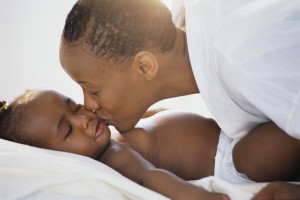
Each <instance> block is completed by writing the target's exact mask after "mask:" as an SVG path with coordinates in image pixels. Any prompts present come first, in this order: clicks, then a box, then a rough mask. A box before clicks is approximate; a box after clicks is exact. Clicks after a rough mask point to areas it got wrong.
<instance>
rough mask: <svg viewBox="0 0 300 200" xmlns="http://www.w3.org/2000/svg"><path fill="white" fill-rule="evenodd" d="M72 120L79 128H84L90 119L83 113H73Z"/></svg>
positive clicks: (86, 127)
mask: <svg viewBox="0 0 300 200" xmlns="http://www.w3.org/2000/svg"><path fill="white" fill-rule="evenodd" d="M74 120H75V123H76V124H77V125H78V126H80V127H81V128H83V129H84V130H86V129H88V128H89V121H90V119H89V117H87V116H85V115H75V117H74Z"/></svg>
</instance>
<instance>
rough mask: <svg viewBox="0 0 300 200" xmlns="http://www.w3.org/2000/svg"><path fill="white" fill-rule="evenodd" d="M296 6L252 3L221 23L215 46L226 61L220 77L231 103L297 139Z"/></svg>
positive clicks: (299, 40)
mask: <svg viewBox="0 0 300 200" xmlns="http://www.w3.org/2000/svg"><path fill="white" fill-rule="evenodd" d="M299 7H300V1H292V0H291V1H283V0H277V1H271V0H266V1H263V2H261V1H253V3H252V4H249V5H248V6H247V7H245V8H242V9H239V10H237V11H235V13H234V14H233V15H232V17H230V16H228V18H227V19H226V20H224V21H222V22H223V24H222V26H220V27H221V28H220V29H219V31H220V32H222V33H223V34H221V35H222V37H220V38H217V40H216V43H215V44H216V48H218V50H219V51H221V52H225V53H224V54H225V56H226V58H227V59H228V60H229V61H230V63H231V68H226V69H224V74H225V76H223V75H224V74H222V77H221V78H222V79H223V82H224V83H225V84H227V85H226V87H228V88H229V90H230V91H231V93H232V94H233V96H234V99H236V100H237V103H238V104H240V106H242V107H243V108H245V110H246V111H248V112H256V111H258V112H257V113H261V114H262V115H263V116H262V117H267V118H269V119H270V120H272V121H273V122H275V123H276V124H277V125H278V126H279V127H280V128H281V129H283V130H284V131H286V132H287V133H288V134H289V135H290V136H292V137H295V138H297V139H300V28H299V27H300V11H299V9H297V8H299ZM238 19H239V20H238ZM241 19H242V20H241ZM224 38H226V40H225V39H224ZM225 71H226V72H225Z"/></svg>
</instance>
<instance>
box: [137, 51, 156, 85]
mask: <svg viewBox="0 0 300 200" xmlns="http://www.w3.org/2000/svg"><path fill="white" fill-rule="evenodd" d="M133 62H134V63H133V66H134V68H135V70H136V72H138V73H139V74H140V75H142V76H143V77H144V78H145V80H152V79H153V78H154V77H155V76H156V74H157V71H158V62H157V59H156V57H155V56H154V55H153V54H152V53H151V52H149V51H140V52H138V53H137V54H136V55H135V57H134V61H133Z"/></svg>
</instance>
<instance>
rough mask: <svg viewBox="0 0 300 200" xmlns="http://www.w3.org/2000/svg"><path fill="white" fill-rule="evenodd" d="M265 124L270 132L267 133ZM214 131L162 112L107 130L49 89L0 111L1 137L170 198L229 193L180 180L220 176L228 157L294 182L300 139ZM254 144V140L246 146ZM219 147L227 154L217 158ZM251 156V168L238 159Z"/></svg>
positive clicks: (258, 175)
mask: <svg viewBox="0 0 300 200" xmlns="http://www.w3.org/2000/svg"><path fill="white" fill-rule="evenodd" d="M266 126H267V127H268V128H270V130H272V132H265V131H264V127H266ZM220 132H221V131H220V128H219V127H218V126H217V124H216V123H215V122H214V120H212V119H208V118H203V117H201V116H199V115H197V114H193V113H187V112H175V111H163V112H160V113H158V114H156V115H154V116H152V117H149V118H146V119H143V120H141V121H140V122H139V123H138V124H137V125H136V127H135V128H134V129H132V130H131V131H128V132H125V133H122V135H121V134H119V133H116V134H111V132H110V129H109V128H108V126H107V125H106V123H105V121H103V120H102V119H101V118H99V117H98V116H97V115H96V114H95V113H93V112H91V111H88V110H86V109H85V108H84V107H83V106H82V105H80V104H76V103H75V102H74V101H73V100H71V99H70V98H67V97H65V96H63V95H61V94H59V93H57V92H55V91H29V92H27V93H25V94H24V95H22V96H21V97H19V98H17V99H16V100H15V101H14V102H13V103H12V104H11V105H9V106H8V108H7V109H6V108H3V109H1V110H0V133H1V135H0V137H1V138H3V139H7V140H11V141H15V142H19V143H24V144H28V145H32V146H37V147H41V148H47V149H52V150H58V151H65V152H70V153H76V154H80V155H84V156H88V157H91V158H93V159H96V160H99V161H100V162H103V163H104V164H107V165H108V166H110V167H112V168H113V169H115V170H117V171H119V172H120V173H121V174H123V175H124V176H126V177H128V178H130V179H131V180H133V181H135V182H137V183H139V184H141V185H143V186H145V187H147V188H149V189H152V190H154V191H156V192H159V193H161V194H163V195H165V196H167V197H169V198H171V199H201V198H202V199H227V198H228V197H227V196H226V195H221V194H216V193H209V192H207V191H205V190H203V189H202V188H200V187H196V186H194V185H192V184H189V183H187V182H185V181H184V180H195V179H200V178H203V177H206V176H211V175H216V176H219V174H220V172H219V171H218V170H217V169H222V170H221V171H226V170H227V171H232V170H231V169H230V170H229V169H227V168H223V167H224V166H226V165H224V166H223V164H222V162H219V160H225V161H228V160H229V161H231V162H232V163H231V164H232V165H235V166H236V168H237V169H238V170H239V171H242V172H245V174H246V175H247V176H248V177H249V178H251V179H252V180H256V181H275V180H284V181H285V180H293V178H294V177H295V176H297V175H298V173H299V164H298V165H297V163H299V158H298V156H297V155H299V141H298V140H296V139H293V138H290V137H289V136H287V135H286V134H284V133H282V132H280V129H278V128H277V127H276V126H275V125H274V124H272V123H267V124H264V125H263V126H261V127H258V128H256V129H254V130H253V131H252V132H251V133H250V134H248V135H247V136H246V137H245V138H243V139H242V140H240V141H234V142H233V143H229V144H230V145H229V146H228V149H224V148H223V147H222V146H224V142H225V144H226V142H227V140H228V138H226V137H225V135H224V134H222V132H221V134H220ZM111 138H112V139H111ZM271 138H272V139H271ZM253 142H255V143H257V144H256V145H251V143H253ZM278 143H280V144H281V146H282V147H283V148H282V149H278V148H277V149H278V150H277V151H276V152H274V151H273V152H270V151H269V149H272V150H273V149H275V148H274V146H275V145H278ZM166 144H168V145H166ZM266 144H268V145H266ZM225 146H226V145H225ZM251 146H255V149H253V148H250V147H251ZM233 147H234V149H233ZM283 150H284V151H283ZM222 152H223V154H225V153H224V152H226V155H225V156H224V159H223V158H221V159H219V158H220V155H221V154H222ZM292 152H293V154H291V153H292ZM254 154H255V155H256V156H255V157H254V156H251V155H254ZM258 154H259V156H258ZM245 155H246V156H245ZM271 155H276V157H274V156H271ZM287 155H289V156H287ZM226 156H227V157H228V158H229V159H228V158H227V157H226ZM215 157H216V161H215ZM249 162H250V163H251V165H249V167H248V165H247V164H244V163H249ZM227 164H228V163H227ZM124 166H126V167H124ZM234 170H236V169H235V168H234V167H233V171H234ZM238 175H240V174H239V173H237V175H235V174H229V175H228V174H227V175H226V174H225V175H220V178H223V179H225V180H226V177H228V176H231V180H228V181H232V182H235V183H243V182H251V180H250V179H249V178H248V177H246V176H245V175H243V176H241V177H239V176H238ZM235 176H236V177H235ZM157 180H160V181H157Z"/></svg>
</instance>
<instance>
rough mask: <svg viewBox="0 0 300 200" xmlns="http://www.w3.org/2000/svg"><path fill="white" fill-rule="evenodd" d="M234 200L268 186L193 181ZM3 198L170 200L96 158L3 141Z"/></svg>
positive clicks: (0, 153) (0, 181) (0, 149)
mask: <svg viewBox="0 0 300 200" xmlns="http://www.w3.org/2000/svg"><path fill="white" fill-rule="evenodd" d="M192 182H193V183H194V184H196V185H199V186H201V187H204V188H205V189H207V190H209V191H215V192H223V193H226V194H228V195H229V196H230V197H231V199H232V200H235V199H236V200H238V199H239V200H240V199H244V200H247V199H251V197H252V196H253V194H254V193H255V192H257V191H258V190H259V189H260V188H262V187H263V186H265V185H266V184H248V185H233V184H230V183H227V182H225V181H222V180H220V179H217V178H215V177H208V178H205V179H201V180H197V181H192ZM0 199H5V200H11V199H44V200H48V199H49V200H50V199H64V200H74V199H76V200H77V199H80V200H82V199H85V200H94V199H105V200H109V199H111V200H119V199H120V200H121V199H138V200H143V199H145V200H146V199H149V200H153V199H156V200H164V199H167V198H166V197H164V196H162V195H160V194H158V193H156V192H153V191H151V190H149V189H147V188H144V187H142V186H140V185H138V184H136V183H135V182H133V181H131V180H129V179H127V178H125V177H124V176H122V175H121V174H119V173H118V172H116V171H115V170H113V169H111V168H109V167H108V166H106V165H104V164H102V163H100V162H98V161H95V160H93V159H90V158H87V157H84V156H80V155H75V154H70V153H64V152H57V151H51V150H45V149H40V148H35V147H30V146H27V145H22V144H17V143H13V142H9V141H5V140H2V139H0Z"/></svg>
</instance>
